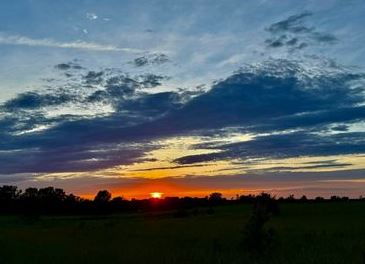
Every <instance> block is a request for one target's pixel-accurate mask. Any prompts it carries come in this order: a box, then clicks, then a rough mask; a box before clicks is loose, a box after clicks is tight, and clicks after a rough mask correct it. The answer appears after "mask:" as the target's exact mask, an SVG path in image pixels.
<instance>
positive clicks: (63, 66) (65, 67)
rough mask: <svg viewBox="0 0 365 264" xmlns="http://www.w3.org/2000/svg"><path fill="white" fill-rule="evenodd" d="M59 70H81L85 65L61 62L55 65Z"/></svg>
mask: <svg viewBox="0 0 365 264" xmlns="http://www.w3.org/2000/svg"><path fill="white" fill-rule="evenodd" d="M55 68H56V69H58V70H64V71H65V70H81V69H83V67H81V66H80V65H79V64H77V63H75V62H68V63H60V64H57V65H56V66H55Z"/></svg>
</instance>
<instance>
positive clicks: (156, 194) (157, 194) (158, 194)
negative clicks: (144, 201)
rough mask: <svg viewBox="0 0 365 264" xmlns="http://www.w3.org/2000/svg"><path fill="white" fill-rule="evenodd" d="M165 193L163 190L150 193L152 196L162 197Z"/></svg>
mask: <svg viewBox="0 0 365 264" xmlns="http://www.w3.org/2000/svg"><path fill="white" fill-rule="evenodd" d="M162 195H163V193H161V192H152V193H150V196H151V198H155V199H160V198H161V197H162Z"/></svg>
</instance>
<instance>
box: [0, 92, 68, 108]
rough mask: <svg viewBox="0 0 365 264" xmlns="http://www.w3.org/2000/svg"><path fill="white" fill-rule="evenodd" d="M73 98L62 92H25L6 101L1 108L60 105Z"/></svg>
mask: <svg viewBox="0 0 365 264" xmlns="http://www.w3.org/2000/svg"><path fill="white" fill-rule="evenodd" d="M72 100H73V98H72V97H71V96H70V95H68V94H66V93H63V92H61V91H60V92H58V93H55V94H41V93H39V92H26V93H22V94H19V95H18V96H17V97H16V98H14V99H10V100H8V101H6V102H5V103H4V104H3V105H2V108H3V109H4V111H18V110H21V109H37V108H42V107H45V106H51V105H60V104H63V103H66V102H70V101H72Z"/></svg>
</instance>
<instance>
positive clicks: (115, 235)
mask: <svg viewBox="0 0 365 264" xmlns="http://www.w3.org/2000/svg"><path fill="white" fill-rule="evenodd" d="M280 208H281V214H280V215H279V216H276V217H273V218H272V219H271V220H270V221H269V223H268V227H272V228H273V229H274V230H275V237H274V241H273V246H272V248H271V249H269V250H268V251H267V252H266V253H265V254H263V255H262V256H260V257H256V258H252V257H250V256H249V254H248V253H247V251H246V250H245V249H244V246H243V245H242V230H243V228H244V226H245V223H246V222H247V220H248V217H249V216H250V212H251V206H250V205H230V206H222V207H217V208H215V209H214V211H215V212H214V214H206V213H205V212H204V210H205V209H201V210H202V212H200V213H198V214H197V215H192V216H189V217H184V218H174V217H173V216H172V215H173V214H172V213H163V214H155V215H151V214H148V215H113V216H107V217H41V218H39V219H37V220H35V221H29V219H26V218H22V217H18V216H0V263H168V264H173V263H184V264H185V263H189V264H191V263H200V264H203V263H295V264H300V263H303V264H304V263H305V264H308V263H321V264H325V263H331V264H334V263H344V264H345V263H346V264H348V263H365V203H363V202H333V203H318V204H280Z"/></svg>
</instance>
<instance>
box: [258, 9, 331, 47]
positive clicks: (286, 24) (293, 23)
mask: <svg viewBox="0 0 365 264" xmlns="http://www.w3.org/2000/svg"><path fill="white" fill-rule="evenodd" d="M311 16H313V13H311V12H308V11H305V12H302V13H299V14H296V15H292V16H289V17H288V18H286V19H284V20H281V21H279V22H276V23H273V24H271V25H270V26H269V27H268V28H267V29H266V31H267V32H269V33H270V34H271V37H269V38H267V39H266V40H265V43H266V45H267V47H269V48H283V47H285V48H288V49H289V51H291V52H292V51H295V50H301V49H304V48H306V47H308V46H310V45H313V44H335V43H337V42H338V39H337V38H336V37H335V36H334V35H333V34H330V33H326V32H321V31H318V30H317V29H316V27H315V26H307V25H305V22H306V19H308V18H309V17H311Z"/></svg>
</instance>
